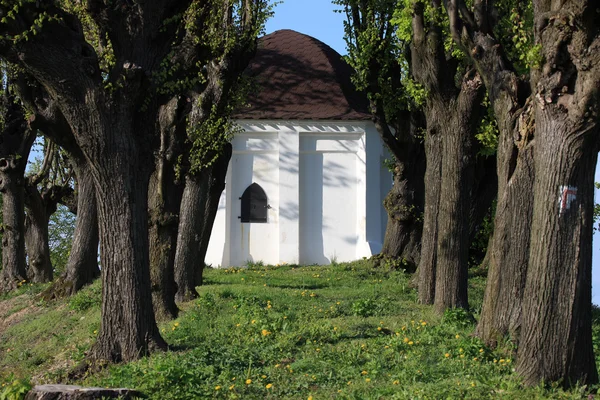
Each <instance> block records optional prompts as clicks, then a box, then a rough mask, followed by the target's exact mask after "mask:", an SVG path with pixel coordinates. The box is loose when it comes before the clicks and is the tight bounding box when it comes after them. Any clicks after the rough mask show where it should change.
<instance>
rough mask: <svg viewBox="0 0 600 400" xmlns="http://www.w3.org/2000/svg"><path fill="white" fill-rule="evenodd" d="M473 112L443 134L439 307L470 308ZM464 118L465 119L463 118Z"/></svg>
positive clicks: (458, 116) (438, 240)
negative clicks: (470, 118) (468, 292)
mask: <svg viewBox="0 0 600 400" xmlns="http://www.w3.org/2000/svg"><path fill="white" fill-rule="evenodd" d="M469 117H470V116H469V115H466V116H464V115H456V116H455V117H454V118H453V122H454V124H453V125H451V126H450V129H449V130H448V131H446V132H444V133H443V138H442V142H443V149H442V151H443V157H442V168H441V169H442V174H441V187H440V195H439V199H440V200H439V212H438V221H437V229H438V232H437V243H436V245H437V265H436V282H435V300H434V304H435V309H436V311H437V312H438V313H443V312H444V311H445V310H446V308H457V307H461V308H469V303H468V298H467V279H468V275H467V271H468V263H469V244H470V243H469V231H470V229H469V225H470V224H469V216H470V208H471V191H472V189H473V162H474V156H475V155H474V154H473V140H474V135H473V130H472V129H471V126H470V124H469V123H468V118H469ZM463 118H464V119H465V120H463Z"/></svg>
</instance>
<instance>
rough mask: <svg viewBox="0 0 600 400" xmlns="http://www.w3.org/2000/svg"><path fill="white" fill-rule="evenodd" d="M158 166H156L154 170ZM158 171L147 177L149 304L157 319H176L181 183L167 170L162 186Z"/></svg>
mask: <svg viewBox="0 0 600 400" xmlns="http://www.w3.org/2000/svg"><path fill="white" fill-rule="evenodd" d="M158 168H161V167H160V166H157V169H158ZM157 175H158V173H155V174H153V176H152V177H151V179H150V188H149V193H150V198H149V203H148V208H149V213H150V232H149V235H150V279H151V281H152V304H153V306H154V314H155V315H156V319H157V320H159V321H162V320H167V319H173V318H177V314H178V312H179V309H178V308H177V305H176V304H175V294H176V293H177V284H176V283H175V272H174V271H175V250H176V248H177V230H178V222H179V218H178V214H179V206H180V204H181V198H182V190H181V185H179V184H176V183H175V177H174V175H175V174H174V171H173V170H172V169H169V172H168V176H165V177H164V179H166V181H162V185H163V189H162V190H159V188H158V186H159V185H161V183H160V182H161V179H160V178H158V177H157Z"/></svg>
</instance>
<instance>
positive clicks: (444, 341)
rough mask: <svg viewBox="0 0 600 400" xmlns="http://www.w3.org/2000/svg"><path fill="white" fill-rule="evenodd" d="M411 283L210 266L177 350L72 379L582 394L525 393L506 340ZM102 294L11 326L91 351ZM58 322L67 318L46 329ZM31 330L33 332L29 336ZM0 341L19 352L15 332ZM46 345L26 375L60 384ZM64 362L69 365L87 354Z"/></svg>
mask: <svg viewBox="0 0 600 400" xmlns="http://www.w3.org/2000/svg"><path fill="white" fill-rule="evenodd" d="M411 279H412V276H411V275H407V274H405V273H404V272H402V271H394V270H382V269H373V268H371V266H370V265H369V264H368V263H367V262H366V261H360V262H356V263H351V264H336V265H333V266H327V267H320V266H310V267H298V266H288V265H285V266H262V265H252V266H250V268H246V269H227V270H213V269H209V270H207V271H206V274H205V285H204V286H202V287H200V288H198V289H199V298H198V299H197V300H194V301H192V302H188V303H185V304H182V305H181V308H182V310H183V311H182V313H181V315H180V317H179V318H178V319H177V320H175V321H171V322H168V323H165V324H162V325H161V326H160V330H161V332H162V334H163V336H164V337H165V339H166V340H167V341H168V343H169V344H170V345H171V347H172V351H170V352H166V353H159V354H154V355H152V356H151V357H148V358H145V359H142V360H140V361H138V362H135V363H130V364H127V365H117V366H112V367H110V368H109V369H107V370H105V371H103V372H100V373H97V374H95V375H92V376H90V377H88V378H86V380H85V381H84V382H79V383H83V384H87V385H101V386H109V387H130V388H135V389H139V390H141V391H142V392H144V393H145V394H146V395H147V396H148V397H149V398H152V399H199V398H224V399H229V398H231V399H233V398H239V399H308V398H309V397H310V396H312V398H313V399H315V400H316V399H330V398H339V399H412V398H416V399H438V398H450V399H462V398H471V399H481V398H518V399H521V398H528V399H529V398H581V397H582V396H583V395H584V393H585V388H579V389H577V390H573V391H570V392H563V391H561V390H560V389H558V388H552V387H549V388H542V387H536V388H529V389H524V388H523V387H522V386H521V384H520V381H519V379H518V377H516V376H515V374H514V372H513V366H514V362H515V361H514V354H513V352H514V348H513V346H512V344H511V343H510V342H508V341H507V342H506V343H503V344H501V346H499V348H498V349H495V350H492V349H490V348H488V347H487V346H485V345H484V344H483V343H481V341H480V340H479V339H477V338H475V337H473V335H472V333H473V330H474V323H473V322H472V316H471V314H470V313H467V312H463V311H460V310H457V311H452V312H449V313H447V314H446V315H445V316H438V315H436V314H435V313H434V312H433V308H432V307H431V306H423V305H418V304H416V301H415V300H416V292H415V290H414V289H413V288H412V287H411ZM96 285H97V284H96ZM483 285H484V281H483V279H482V278H474V279H472V280H471V294H472V296H471V304H472V307H473V309H474V310H478V309H479V307H480V304H481V297H482V294H483ZM98 287H99V286H97V287H96V288H95V289H94V287H92V288H91V289H86V291H85V292H84V293H83V294H82V295H80V296H82V298H80V299H76V300H71V304H70V305H66V304H63V305H62V306H61V305H59V304H55V305H49V306H47V307H48V311H47V312H46V314H45V315H44V314H38V315H37V316H32V318H31V320H30V321H29V322H26V323H25V322H24V323H23V324H19V325H23V326H22V327H21V328H17V327H18V326H19V325H17V326H15V327H14V328H11V329H20V330H19V331H18V332H19V335H20V336H21V337H23V336H29V337H31V336H35V335H37V336H39V335H40V334H43V333H42V331H38V330H36V329H38V328H40V327H41V326H46V325H48V326H52V329H53V330H55V331H60V332H63V333H62V334H65V333H64V331H65V330H69V332H72V333H70V335H72V336H69V339H68V341H69V343H70V345H71V346H72V345H81V346H83V345H85V346H89V344H90V341H91V339H93V337H94V331H95V329H97V326H98V324H99V322H98V321H99V311H98V310H99V299H98V297H97V292H98ZM94 290H95V291H94ZM82 305H83V306H82ZM81 317H84V319H83V320H81V321H80V322H73V323H69V321H76V320H77V318H81ZM65 318H70V319H67V320H65V321H63V322H62V324H58V323H56V324H55V325H52V323H51V322H50V321H53V320H56V319H65ZM36 321H37V322H36ZM28 324H33V325H35V326H36V327H38V328H35V329H34V328H32V327H30V328H25V326H26V325H28ZM40 329H41V328H40ZM75 332H78V333H75ZM6 335H8V336H6ZM0 336H1V335H0ZM5 336H6V337H7V338H12V339H10V340H13V342H12V343H13V346H15V347H18V346H19V344H18V343H17V342H18V340H17V339H16V333H10V332H9V331H7V332H6V333H5ZM2 339H4V338H2ZM53 340H54V341H52V340H49V342H48V343H47V344H46V348H47V349H46V350H45V351H46V353H44V354H48V356H47V357H48V360H44V361H43V362H42V363H41V364H40V366H39V367H38V369H35V368H33V369H32V368H24V369H23V371H24V372H26V373H30V374H37V376H42V378H41V379H40V381H44V380H51V379H57V374H56V373H54V374H46V375H45V376H44V374H43V373H42V374H40V372H39V371H40V370H43V368H44V366H46V367H47V366H48V365H50V364H51V363H52V361H53V359H52V357H53V356H52V349H57V350H56V351H60V349H63V350H64V344H63V343H58V342H57V340H58V339H53ZM0 346H2V347H0V351H2V350H3V349H4V344H1V345H0ZM70 354H71V356H72V357H75V358H76V357H82V355H83V352H82V351H73V352H72V353H70ZM4 357H5V356H4V355H2V356H0V360H3V359H4ZM15 362H17V363H18V361H17V360H15Z"/></svg>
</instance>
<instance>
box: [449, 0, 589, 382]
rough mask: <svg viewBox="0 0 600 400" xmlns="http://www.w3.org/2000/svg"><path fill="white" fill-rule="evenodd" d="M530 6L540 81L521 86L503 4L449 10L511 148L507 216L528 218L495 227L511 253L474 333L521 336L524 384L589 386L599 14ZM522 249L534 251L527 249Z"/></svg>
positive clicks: (561, 5) (504, 220) (504, 164)
mask: <svg viewBox="0 0 600 400" xmlns="http://www.w3.org/2000/svg"><path fill="white" fill-rule="evenodd" d="M532 4H533V7H532V9H531V16H532V22H533V24H532V25H531V29H532V31H533V32H532V45H531V46H530V48H529V51H528V52H527V53H525V56H527V55H529V57H530V58H531V61H532V65H531V66H532V71H531V74H530V76H529V79H527V80H524V81H523V80H521V79H520V77H519V76H518V75H517V72H516V68H515V66H514V64H513V63H511V62H510V57H508V56H509V55H510V52H511V50H510V48H509V47H507V46H506V43H503V42H502V41H501V40H500V39H499V38H498V36H497V32H494V30H493V29H492V28H493V26H494V25H495V23H496V22H497V21H496V18H497V17H498V16H499V15H501V14H500V13H499V10H501V8H500V7H499V6H501V5H502V3H494V2H483V1H475V2H474V4H473V9H472V10H470V9H469V8H468V7H467V5H466V4H465V3H463V2H462V1H460V0H452V1H448V4H447V11H448V15H449V17H450V21H451V30H452V33H453V37H454V40H455V41H456V42H457V43H461V45H462V46H463V48H465V50H466V51H468V52H469V54H470V55H471V57H472V59H473V60H474V62H475V64H476V65H477V68H478V70H479V71H480V73H481V74H482V76H483V77H484V81H485V84H486V86H487V87H488V90H489V91H490V99H491V100H492V101H493V102H494V110H495V114H496V118H497V119H498V125H499V127H500V132H501V140H500V143H501V145H500V148H501V149H502V148H504V149H503V150H502V151H503V157H502V158H501V159H500V162H499V177H500V181H501V186H500V187H501V189H500V190H501V191H499V205H500V204H501V203H500V201H502V202H503V203H502V204H504V205H505V207H506V208H507V209H509V208H512V209H514V210H515V211H516V212H521V213H522V212H526V213H528V212H529V211H528V210H532V211H531V214H526V215H525V216H524V217H523V218H522V220H521V221H514V220H513V216H511V215H510V214H504V213H503V214H500V215H497V216H496V225H497V228H496V229H497V230H498V229H500V231H499V233H500V234H497V233H494V241H495V242H496V241H497V240H499V241H502V242H503V243H505V244H504V245H502V243H500V245H497V243H493V246H494V247H493V252H494V254H492V257H497V258H500V259H503V260H504V262H503V264H502V265H497V264H496V265H494V264H492V265H491V267H490V268H495V270H492V269H490V274H491V275H490V278H489V279H488V287H487V289H486V299H485V301H484V308H483V310H482V322H480V326H479V328H478V331H479V333H480V334H482V335H484V337H491V335H502V334H504V333H506V332H513V331H516V329H514V327H520V335H519V337H518V343H519V349H518V353H517V355H518V363H517V372H519V373H520V374H522V375H523V377H524V379H525V382H526V383H527V384H536V383H538V382H541V381H562V383H563V385H565V386H569V385H573V384H575V383H576V382H580V383H586V384H593V383H596V382H597V381H598V374H597V370H596V365H595V361H594V356H593V350H592V332H591V257H592V251H591V244H592V222H593V188H594V181H593V174H592V173H591V171H593V169H594V167H595V165H596V161H597V155H598V150H599V149H600V147H599V146H600V128H599V125H598V122H599V111H600V102H599V101H598V99H599V90H600V23H599V22H600V10H599V9H598V4H597V2H594V1H577V2H549V1H537V0H536V1H533V3H532ZM517 7H518V6H517V5H515V7H514V9H515V10H516V9H518V8H517ZM509 10H510V9H509ZM513 15H514V16H513V18H518V17H519V13H517V12H515V11H513ZM522 26H523V24H516V27H517V29H518V28H519V27H522ZM516 33H517V34H516V35H514V37H515V39H516V41H517V42H518V41H519V40H520V39H521V38H520V36H521V35H519V34H518V33H519V32H516ZM523 42H524V43H525V44H526V43H527V39H524V40H523ZM524 43H521V45H523V44H524ZM499 157H500V150H499ZM533 170H535V176H533V173H532V171H533ZM501 174H502V175H501ZM521 185H522V186H521ZM511 186H519V187H520V188H517V190H516V191H515V190H513V188H512V187H511ZM521 208H526V209H527V210H522V209H521ZM510 225H512V226H513V228H514V229H512V230H511V229H510V228H509V229H506V226H510ZM497 235H498V236H499V237H498V239H496V236H497ZM507 235H512V237H511V238H510V242H509V241H508V239H507V238H506V237H504V236H507ZM521 238H523V239H524V240H525V244H530V245H529V246H526V247H525V248H520V247H519V246H521V245H522V244H523V243H521ZM513 243H514V244H515V245H516V246H517V251H516V256H514V255H512V254H511V250H510V247H509V246H510V245H512V244H513ZM527 247H528V248H527Z"/></svg>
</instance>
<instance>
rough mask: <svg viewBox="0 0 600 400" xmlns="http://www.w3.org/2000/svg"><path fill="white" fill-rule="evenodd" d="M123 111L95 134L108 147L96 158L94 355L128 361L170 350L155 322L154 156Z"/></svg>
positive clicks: (105, 123)
mask: <svg viewBox="0 0 600 400" xmlns="http://www.w3.org/2000/svg"><path fill="white" fill-rule="evenodd" d="M116 107H118V106H116ZM123 108H125V107H124V106H123ZM107 111H108V112H110V110H107ZM115 114H116V115H115ZM124 114H125V115H119V113H117V112H113V113H112V115H111V114H108V113H107V114H106V115H111V117H110V119H109V120H108V121H106V120H102V122H104V124H101V127H100V129H102V127H104V129H103V132H101V133H100V132H98V133H97V134H96V137H99V138H104V139H103V142H101V143H102V144H101V147H99V149H102V148H104V147H105V148H107V149H110V151H107V152H98V153H96V154H95V157H94V159H93V160H92V163H93V168H92V171H93V176H94V183H95V187H96V202H97V205H98V226H99V231H100V243H101V251H100V264H101V266H102V299H103V301H102V324H101V328H100V332H99V334H98V341H97V342H96V344H95V345H94V348H93V349H92V354H91V356H92V359H94V360H96V361H102V360H108V361H112V362H120V361H130V360H135V359H138V358H140V357H141V356H143V355H145V354H148V353H149V352H151V351H152V350H156V349H165V348H166V343H165V342H164V340H163V339H162V337H161V336H160V333H159V331H158V328H157V326H156V320H155V317H154V312H153V309H152V295H151V286H150V268H149V264H150V262H149V253H148V180H149V175H150V170H149V169H150V168H151V166H152V160H151V158H150V154H149V153H148V152H142V149H140V148H139V147H140V146H141V145H140V144H137V143H135V142H134V138H133V131H134V130H133V127H132V125H133V123H134V120H133V118H131V117H130V116H128V115H127V113H124ZM90 129H93V128H90ZM96 129H98V128H96ZM90 150H91V151H94V152H95V151H97V150H98V149H97V148H95V147H92V148H91V149H90ZM84 151H85V148H84ZM144 156H145V157H144Z"/></svg>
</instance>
